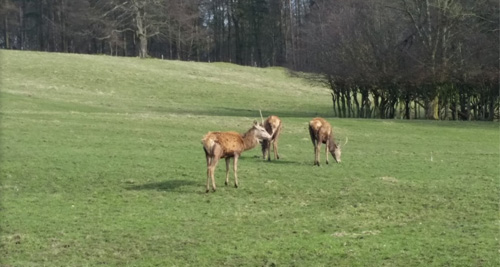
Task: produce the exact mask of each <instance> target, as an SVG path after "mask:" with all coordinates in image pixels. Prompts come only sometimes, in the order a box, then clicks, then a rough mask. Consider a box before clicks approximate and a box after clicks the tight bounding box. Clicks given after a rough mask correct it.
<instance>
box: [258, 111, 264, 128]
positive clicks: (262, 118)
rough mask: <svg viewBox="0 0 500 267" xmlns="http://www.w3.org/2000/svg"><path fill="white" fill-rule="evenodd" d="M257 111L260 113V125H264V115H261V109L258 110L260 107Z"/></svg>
mask: <svg viewBox="0 0 500 267" xmlns="http://www.w3.org/2000/svg"><path fill="white" fill-rule="evenodd" d="M259 113H260V119H261V120H262V125H264V117H262V111H260V109H259Z"/></svg>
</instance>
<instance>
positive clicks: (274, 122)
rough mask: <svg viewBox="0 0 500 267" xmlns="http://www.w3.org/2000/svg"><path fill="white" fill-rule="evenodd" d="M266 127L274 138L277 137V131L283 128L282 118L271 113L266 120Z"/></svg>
mask: <svg viewBox="0 0 500 267" xmlns="http://www.w3.org/2000/svg"><path fill="white" fill-rule="evenodd" d="M264 128H266V131H267V132H268V133H269V134H270V135H272V139H273V140H274V139H275V138H276V133H277V132H278V131H279V130H280V129H281V120H280V118H278V116H274V115H271V116H269V117H267V119H266V120H265V121H264Z"/></svg>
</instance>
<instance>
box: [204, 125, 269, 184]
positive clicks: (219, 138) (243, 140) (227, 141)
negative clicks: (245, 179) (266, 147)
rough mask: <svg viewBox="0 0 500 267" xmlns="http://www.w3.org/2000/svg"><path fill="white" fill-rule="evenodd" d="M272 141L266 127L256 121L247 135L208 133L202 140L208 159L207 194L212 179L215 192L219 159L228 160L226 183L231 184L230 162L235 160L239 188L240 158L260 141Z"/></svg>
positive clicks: (236, 180)
mask: <svg viewBox="0 0 500 267" xmlns="http://www.w3.org/2000/svg"><path fill="white" fill-rule="evenodd" d="M268 139H271V135H270V134H269V133H268V132H267V131H266V129H265V128H264V127H262V126H261V125H259V124H258V123H257V121H254V124H253V126H252V128H250V129H249V130H248V131H247V132H246V133H244V134H240V133H237V132H208V133H207V134H206V135H205V136H204V137H203V139H202V140H201V142H202V144H203V149H204V150H205V157H206V159H207V191H206V192H207V193H208V192H209V191H210V179H212V190H213V191H214V192H215V190H216V187H215V178H214V172H215V167H216V166H217V163H218V162H219V159H221V158H225V159H226V182H225V184H226V185H228V183H229V161H230V160H231V158H234V159H233V172H234V187H236V188H238V175H237V171H238V158H239V157H240V155H241V153H243V151H247V150H249V149H252V148H254V147H256V146H257V145H258V144H259V142H260V141H262V140H268Z"/></svg>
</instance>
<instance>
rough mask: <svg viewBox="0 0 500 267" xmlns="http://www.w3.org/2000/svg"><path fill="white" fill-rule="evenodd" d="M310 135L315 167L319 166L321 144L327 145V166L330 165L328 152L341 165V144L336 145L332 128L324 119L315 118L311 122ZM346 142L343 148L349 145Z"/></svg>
mask: <svg viewBox="0 0 500 267" xmlns="http://www.w3.org/2000/svg"><path fill="white" fill-rule="evenodd" d="M309 134H310V135H311V141H312V143H313V146H314V165H318V166H319V158H320V157H319V152H320V149H321V144H325V146H326V147H325V154H326V164H328V152H330V153H331V154H332V156H333V158H334V159H335V161H336V162H337V163H340V161H341V160H340V155H341V153H342V150H341V147H340V143H335V141H334V139H333V131H332V126H331V125H330V123H329V122H328V121H326V120H325V119H323V118H319V117H317V118H314V119H312V120H311V121H310V122H309ZM347 141H348V139H347V137H346V141H345V143H344V145H343V146H345V145H346V144H347Z"/></svg>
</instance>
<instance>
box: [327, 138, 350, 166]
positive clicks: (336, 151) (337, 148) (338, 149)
mask: <svg viewBox="0 0 500 267" xmlns="http://www.w3.org/2000/svg"><path fill="white" fill-rule="evenodd" d="M347 141H348V138H347V137H346V138H345V143H344V144H343V145H341V144H340V142H338V143H336V144H335V143H334V142H332V144H333V145H331V147H330V153H332V156H333V158H334V159H335V161H336V162H337V163H340V161H341V160H340V156H341V155H342V147H345V145H347Z"/></svg>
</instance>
